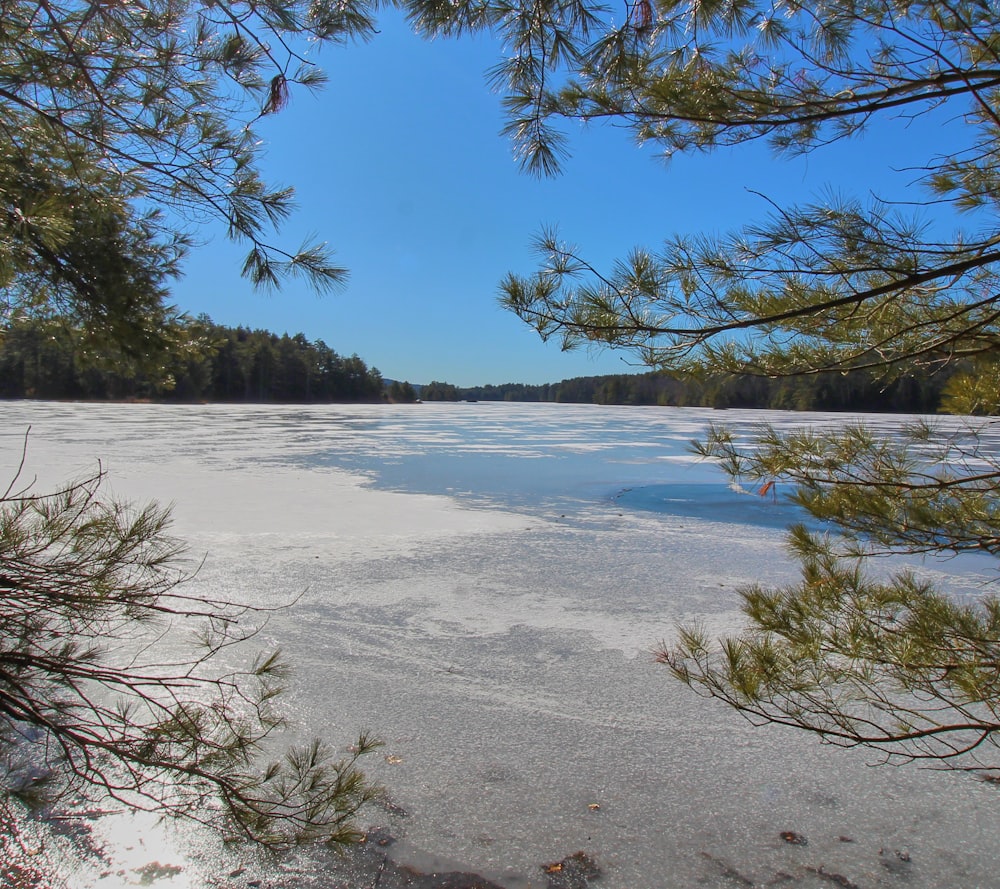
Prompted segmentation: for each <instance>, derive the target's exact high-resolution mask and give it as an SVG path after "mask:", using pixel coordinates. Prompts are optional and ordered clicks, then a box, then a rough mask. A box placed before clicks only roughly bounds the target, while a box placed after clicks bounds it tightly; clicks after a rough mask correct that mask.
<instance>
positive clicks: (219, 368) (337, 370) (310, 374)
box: [0, 316, 385, 402]
mask: <svg viewBox="0 0 1000 889" xmlns="http://www.w3.org/2000/svg"><path fill="white" fill-rule="evenodd" d="M167 333H168V336H166V337H165V338H164V341H163V343H162V344H161V346H160V348H158V349H157V350H155V352H154V353H153V354H148V353H146V354H141V355H139V354H136V353H134V352H133V351H131V350H129V349H128V348H126V347H118V348H115V349H111V350H109V349H108V347H107V345H106V344H104V343H102V344H101V349H100V352H98V351H97V350H95V349H93V348H91V343H90V340H89V336H88V334H87V332H86V331H85V330H83V329H81V328H80V327H77V326H74V325H72V324H70V323H68V322H67V321H66V319H64V318H46V319H32V320H29V321H23V322H21V323H18V324H14V325H11V326H9V327H8V328H7V329H6V330H5V331H3V333H2V335H0V396H2V397H4V398H40V399H82V400H98V401H99V400H109V399H116V400H119V399H121V400H140V399H142V400H145V399H149V400H156V401H219V402H325V401H343V402H349V401H378V400H380V399H381V398H382V397H383V390H384V389H385V383H384V381H383V379H382V375H381V374H380V373H379V372H378V370H377V369H376V368H373V367H372V368H370V367H368V365H367V364H365V362H364V361H363V360H362V359H361V358H359V357H358V356H357V355H351V356H350V357H344V356H342V355H338V354H337V353H336V352H335V351H334V350H333V349H331V348H330V347H329V346H328V345H327V344H326V343H324V342H323V341H322V340H316V341H315V342H310V341H309V340H307V339H306V337H305V336H304V335H303V334H301V333H298V334H295V335H294V336H289V335H288V334H282V335H281V336H279V335H277V334H275V333H271V332H269V331H266V330H249V329H247V328H245V327H235V328H234V327H225V326H223V325H220V324H215V323H213V322H212V321H211V320H210V319H208V318H207V317H205V316H201V317H199V318H197V319H188V318H181V319H178V320H175V321H174V322H173V323H172V324H171V325H170V327H169V329H168V331H167Z"/></svg>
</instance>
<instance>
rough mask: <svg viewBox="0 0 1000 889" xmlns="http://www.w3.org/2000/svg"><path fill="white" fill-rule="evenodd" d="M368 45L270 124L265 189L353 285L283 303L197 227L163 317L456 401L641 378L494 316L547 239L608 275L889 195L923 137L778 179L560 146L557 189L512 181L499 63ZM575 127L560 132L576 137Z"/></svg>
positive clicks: (334, 55)
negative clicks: (706, 237) (441, 383)
mask: <svg viewBox="0 0 1000 889" xmlns="http://www.w3.org/2000/svg"><path fill="white" fill-rule="evenodd" d="M381 31H382V33H380V34H379V35H378V36H377V37H376V38H375V39H374V40H373V41H372V42H371V43H369V44H363V45H358V46H349V47H346V48H343V49H336V48H332V47H327V48H324V49H323V50H322V52H321V54H320V55H319V56H318V59H317V60H318V61H319V62H320V64H321V65H322V67H323V68H324V69H325V70H326V71H327V73H328V75H329V78H330V82H329V83H328V84H327V86H326V87H325V88H324V89H323V90H322V91H321V92H320V93H319V94H318V95H315V96H314V95H312V94H310V93H308V92H307V91H305V90H299V91H297V92H294V93H293V98H292V102H291V105H290V106H289V107H288V108H287V109H286V110H284V111H283V112H282V113H281V114H279V115H276V116H275V117H273V118H270V119H268V120H267V121H266V125H265V126H263V127H261V130H260V132H261V135H262V136H263V138H264V139H265V141H266V143H267V153H266V156H265V160H264V173H265V176H266V178H267V179H268V181H269V182H270V183H272V184H282V185H291V186H293V187H294V188H295V190H296V193H297V204H298V208H297V211H296V213H295V215H294V217H293V218H292V219H291V220H290V221H289V223H288V224H286V225H285V226H284V227H283V229H282V233H281V235H280V237H279V238H278V242H279V243H281V244H282V245H283V246H285V247H286V248H291V249H294V248H295V247H297V246H298V245H299V243H300V242H301V241H302V240H303V239H304V238H305V237H306V236H308V235H317V236H319V238H320V239H321V240H324V241H326V242H327V243H328V244H329V246H331V247H332V248H333V249H334V251H335V254H336V257H335V258H336V260H337V262H338V263H340V264H341V265H344V266H346V267H347V268H348V269H349V270H350V273H351V276H350V280H349V283H348V286H347V288H346V289H344V290H343V291H341V292H337V293H333V294H326V295H323V296H318V295H316V294H315V293H314V292H313V291H311V290H310V289H309V288H308V286H307V285H305V284H304V283H298V282H294V281H292V282H289V283H288V284H287V285H286V286H285V287H284V288H283V289H282V290H281V291H280V292H279V293H277V294H267V293H262V292H260V291H255V290H254V289H253V288H252V287H251V286H250V285H249V284H248V283H247V282H245V281H244V280H243V279H241V278H240V275H239V268H240V263H241V260H242V256H243V251H242V250H241V249H240V248H238V247H235V246H233V245H230V244H228V243H227V242H226V240H225V238H224V237H223V236H222V233H221V232H222V230H221V228H220V229H218V234H213V228H212V227H211V226H208V227H207V228H205V229H204V230H203V231H201V232H199V235H200V236H202V237H203V238H204V243H203V244H202V245H200V246H199V247H197V248H196V249H195V250H193V251H192V254H191V256H190V257H189V259H188V261H187V263H186V274H185V277H184V278H183V279H182V280H181V281H180V282H179V283H178V284H177V285H176V286H175V288H174V294H173V301H174V302H175V303H176V304H177V306H178V307H179V308H180V309H182V310H183V311H187V312H190V313H192V314H198V313H201V312H204V313H206V314H208V315H209V316H211V317H212V318H213V319H214V320H215V321H217V322H219V323H222V324H228V325H233V326H236V325H244V326H249V327H254V328H256V327H261V328H267V329H270V330H273V331H275V332H277V333H283V332H288V333H298V332H302V333H304V334H305V335H306V336H307V337H308V338H309V339H311V340H316V339H322V340H324V341H325V342H326V343H327V344H328V345H330V346H331V347H332V348H334V349H335V350H337V351H338V352H340V353H342V354H352V353H357V354H358V355H360V356H361V357H362V358H363V359H364V360H365V361H366V362H368V364H369V365H373V366H375V367H378V368H379V370H381V371H382V373H383V374H384V375H385V376H386V377H390V378H394V379H405V380H410V381H411V382H415V383H426V382H429V381H431V380H445V381H448V382H452V383H455V384H458V385H462V386H472V385H478V384H483V383H502V382H508V381H519V382H526V383H544V382H554V381H558V380H561V379H564V378H567V377H573V376H582V375H590V374H603V373H620V372H627V371H632V370H641V369H642V368H637V367H634V366H633V364H632V361H633V359H631V358H630V357H629V356H627V355H622V354H619V353H614V352H607V351H604V352H599V353H596V354H593V353H588V352H587V351H585V350H584V351H579V352H572V353H564V352H561V351H560V348H559V345H558V344H557V343H554V342H553V343H548V344H543V343H542V342H541V341H540V340H539V339H538V337H537V335H536V334H535V333H534V332H533V331H532V330H530V329H529V328H528V327H527V326H526V325H524V324H523V322H521V321H519V320H518V319H517V318H516V317H514V316H513V315H511V314H509V313H507V312H505V311H504V310H502V309H501V308H500V307H499V306H498V305H497V302H496V294H497V284H498V282H499V280H500V279H501V278H502V277H503V275H504V274H505V273H506V272H508V271H515V272H519V273H530V272H532V271H533V270H534V268H535V260H534V257H533V255H532V251H531V239H532V236H533V235H534V234H536V233H537V232H538V231H539V229H540V228H541V227H542V226H551V225H558V227H559V231H560V233H561V235H562V236H563V237H564V238H565V239H566V240H568V241H571V242H572V243H575V244H577V245H578V246H579V247H581V248H582V251H583V252H584V254H585V255H586V256H587V257H588V259H590V260H591V261H592V262H593V263H594V264H596V265H597V266H598V267H604V268H607V267H608V265H609V264H610V263H611V262H612V261H613V260H614V259H615V258H617V257H620V256H623V255H625V254H626V253H627V252H628V251H629V250H630V249H631V248H632V247H634V246H636V245H642V246H646V247H652V248H655V247H656V246H657V245H658V244H659V243H661V242H662V240H663V239H664V238H666V237H667V236H669V235H671V234H673V233H675V232H698V231H712V232H715V231H724V230H729V229H732V228H736V227H738V226H740V225H741V224H743V223H747V222H752V221H754V220H755V219H758V218H760V217H761V216H763V215H765V214H766V213H767V211H768V207H767V205H766V203H765V202H764V201H763V200H762V199H761V198H760V197H759V196H757V195H754V194H753V193H752V192H754V191H758V192H762V193H764V194H766V195H767V196H768V197H769V198H772V199H774V200H777V201H789V200H795V199H808V198H809V197H814V196H816V195H817V194H818V193H820V192H821V191H822V190H824V189H825V188H827V187H833V188H834V189H837V190H839V191H843V192H849V193H861V194H863V193H864V192H865V191H866V190H867V189H870V188H876V189H878V190H879V191H880V192H883V193H887V194H901V193H902V191H901V189H902V188H903V187H904V186H905V184H906V183H907V182H909V181H911V180H912V179H913V178H914V174H913V173H911V172H905V171H903V172H896V173H894V172H893V170H894V169H896V170H902V169H903V168H905V167H907V166H909V165H911V164H914V163H919V162H920V161H921V160H925V159H926V156H927V153H928V152H927V149H926V144H927V142H928V132H927V128H926V127H923V128H921V127H920V126H919V125H914V126H911V127H910V128H909V129H903V128H902V126H901V125H892V126H888V127H884V128H882V129H880V130H879V131H877V132H875V133H873V134H872V135H871V136H869V137H867V138H866V139H864V140H855V141H853V142H851V143H849V144H848V145H846V146H840V147H837V148H832V149H824V150H823V151H820V152H815V153H813V154H812V155H810V156H808V157H806V158H800V159H796V160H791V161H789V160H786V159H780V160H779V159H775V158H774V157H773V156H772V155H771V154H770V153H769V152H768V150H767V148H766V147H765V146H763V145H751V146H744V147H741V148H739V149H733V150H725V151H718V152H715V153H713V154H710V155H698V156H694V157H682V158H675V159H674V160H672V161H671V162H670V164H669V165H667V164H664V163H663V162H662V161H661V160H660V159H658V158H657V157H656V156H655V154H654V152H653V151H652V150H651V149H640V148H638V147H637V146H636V145H635V144H634V143H633V142H632V140H631V138H630V136H629V134H628V132H627V131H625V130H622V129H614V128H611V127H597V126H588V127H583V126H580V127H578V128H576V129H571V130H570V136H571V149H572V152H573V156H572V157H571V159H570V160H569V161H568V162H567V163H566V165H565V170H564V172H563V174H562V175H561V176H560V177H558V178H556V179H549V180H538V179H535V178H532V177H530V176H528V175H527V174H524V173H522V172H520V170H519V169H518V166H517V164H516V162H515V160H514V158H513V155H512V152H511V146H510V144H509V143H508V142H507V141H506V140H505V139H504V138H503V137H502V136H500V135H499V131H500V128H501V127H502V125H503V116H502V112H501V109H500V101H499V97H498V96H497V95H495V94H494V93H492V92H491V91H490V89H489V88H488V86H487V84H486V78H485V72H486V70H487V69H488V68H489V67H490V65H492V64H494V63H495V61H496V60H497V52H498V49H497V47H496V46H495V45H493V44H492V43H491V41H490V40H488V39H485V38H479V39H469V38H463V39H462V40H458V41H452V40H448V41H444V40H438V41H433V42H426V41H422V40H420V39H419V38H417V37H414V36H413V35H411V34H410V33H409V32H408V31H407V28H406V26H405V24H404V23H403V22H402V21H400V20H399V19H398V18H397V17H395V14H394V13H387V14H386V15H385V16H384V18H383V20H382V24H381ZM571 126H572V125H571Z"/></svg>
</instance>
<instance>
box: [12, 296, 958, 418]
mask: <svg viewBox="0 0 1000 889" xmlns="http://www.w3.org/2000/svg"><path fill="white" fill-rule="evenodd" d="M962 373H963V371H962V370H961V369H960V368H959V367H958V366H957V365H952V366H949V367H948V368H947V369H946V370H944V371H939V372H937V373H930V372H922V373H921V372H917V373H915V374H911V375H908V376H902V377H897V378H895V379H892V380H890V381H886V380H885V379H883V378H880V377H879V376H877V375H876V374H874V373H871V372H868V371H864V370H855V371H850V372H846V373H819V374H808V375H796V376H786V377H778V378H773V379H772V378H767V377H762V376H755V375H742V374H734V373H719V374H711V375H702V376H687V377H684V378H681V377H679V376H672V375H669V374H664V373H657V372H650V373H626V374H613V375H607V376H591V377H574V378H572V379H566V380H562V381H561V382H558V383H545V384H542V385H529V384H525V383H502V384H499V385H494V384H489V385H483V386H475V387H469V388H462V387H459V386H455V385H453V384H451V383H444V382H438V381H434V382H431V383H428V384H425V385H422V386H420V385H413V384H411V383H409V382H402V381H399V380H385V379H383V377H382V375H381V373H380V372H379V371H378V370H377V369H376V368H374V367H369V366H368V365H367V364H366V363H365V362H364V361H363V360H362V359H361V358H359V357H358V356H357V355H351V356H350V357H344V356H342V355H339V354H338V353H337V352H335V351H334V350H333V349H332V348H330V347H329V346H328V345H327V344H326V343H324V342H323V341H322V340H315V341H310V340H308V339H307V338H306V337H305V335H304V334H302V333H297V334H294V335H289V334H287V333H284V334H281V335H279V334H276V333H272V332H270V331H267V330H250V329H249V328H246V327H227V326H224V325H221V324H216V323H214V322H213V321H212V320H211V319H210V318H208V317H206V316H204V315H202V316H200V317H198V318H197V319H191V318H187V317H181V318H178V319H175V320H174V321H173V322H172V323H171V324H170V326H169V327H168V328H167V332H166V335H165V336H164V337H163V339H162V341H161V342H160V343H159V344H158V348H157V349H156V350H154V351H153V352H152V353H148V352H147V353H143V354H141V355H140V354H136V353H135V352H133V351H130V350H129V349H128V348H127V347H120V348H118V349H112V350H111V351H109V350H108V346H107V343H106V342H103V341H102V342H101V343H100V347H99V349H98V348H95V346H94V344H93V343H92V342H91V338H90V336H89V334H88V333H87V331H86V330H85V329H83V328H81V327H79V326H74V325H73V324H72V323H70V321H69V320H68V319H66V318H64V317H48V318H33V319H29V320H22V321H20V322H18V323H15V324H12V325H9V326H8V327H7V328H6V329H5V330H4V331H3V333H2V335H0V397H3V398H40V399H79V400H93V401H103V400H153V401H178V402H200V401H207V402H319V403H322V402H359V401H382V400H387V401H391V402H395V403H407V402H414V401H417V400H418V399H420V400H423V401H536V402H562V403H573V404H634V405H661V406H677V407H713V408H758V409H773V410H816V411H854V412H896V413H917V414H932V413H936V412H937V411H939V410H942V409H947V408H948V407H949V393H950V391H951V390H952V389H953V388H954V387H955V384H956V383H957V382H958V381H959V379H960V377H961V375H962Z"/></svg>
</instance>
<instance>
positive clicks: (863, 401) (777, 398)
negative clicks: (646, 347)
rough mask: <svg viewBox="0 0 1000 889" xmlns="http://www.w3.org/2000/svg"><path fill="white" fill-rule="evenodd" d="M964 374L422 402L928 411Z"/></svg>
mask: <svg viewBox="0 0 1000 889" xmlns="http://www.w3.org/2000/svg"><path fill="white" fill-rule="evenodd" d="M960 373H961V372H960V371H958V370H957V369H956V368H954V367H953V368H949V369H948V370H947V372H944V371H941V372H938V373H935V374H930V373H922V374H916V375H910V376H905V377H899V378H897V379H894V380H891V381H886V380H884V379H881V378H880V377H878V376H876V375H875V374H872V373H870V372H867V371H863V370H857V371H851V372H848V373H822V374H809V375H799V376H788V377H778V378H768V377H762V376H753V375H743V374H733V373H719V374H711V375H704V376H693V377H692V376H689V377H685V378H680V377H678V376H671V375H669V374H664V373H657V372H651V373H635V374H614V375H610V376H594V377H574V378H573V379H569V380H563V381H562V382H560V383H546V384H544V385H541V386H529V385H525V384H524V383H504V384H502V385H499V386H494V385H490V386H476V387H473V388H468V389H463V388H459V387H457V386H453V385H451V384H450V383H440V382H432V383H429V384H428V385H426V386H423V387H422V388H421V389H420V397H421V399H422V400H424V401H459V400H468V401H554V402H565V403H573V404H636V405H661V406H676V407H713V408H758V409H772V410H795V411H807V410H812V411H854V412H859V413H860V412H865V413H867V412H873V413H880V412H887V413H914V414H933V413H936V412H938V411H939V410H942V409H947V407H948V406H949V403H950V400H949V399H950V393H951V390H952V388H953V384H954V381H956V380H957V379H958V375H959V374H960Z"/></svg>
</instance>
